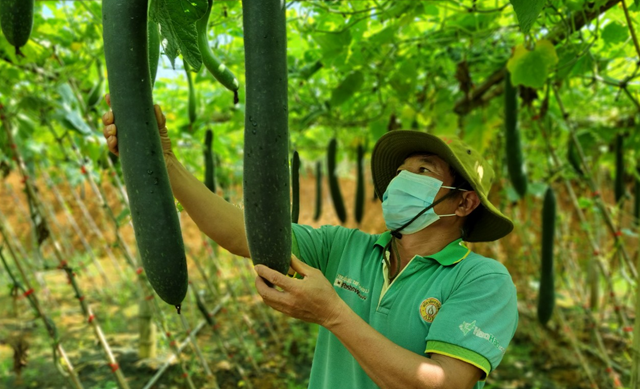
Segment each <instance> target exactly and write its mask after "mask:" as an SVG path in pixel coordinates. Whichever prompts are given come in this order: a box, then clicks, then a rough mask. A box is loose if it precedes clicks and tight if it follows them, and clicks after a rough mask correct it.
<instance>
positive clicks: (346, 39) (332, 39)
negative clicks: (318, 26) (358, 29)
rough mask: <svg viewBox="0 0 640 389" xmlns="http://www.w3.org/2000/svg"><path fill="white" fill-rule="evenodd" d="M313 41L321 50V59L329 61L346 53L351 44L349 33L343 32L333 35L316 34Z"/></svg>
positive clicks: (347, 31)
mask: <svg viewBox="0 0 640 389" xmlns="http://www.w3.org/2000/svg"><path fill="white" fill-rule="evenodd" d="M313 39H314V40H315V41H316V42H317V43H318V45H320V48H321V49H322V58H323V59H324V60H325V61H329V60H332V59H334V58H336V57H337V56H339V55H340V54H343V53H344V52H346V50H347V48H348V47H349V45H350V44H351V32H349V30H345V31H343V32H340V33H335V34H334V33H332V34H324V33H323V34H317V35H315V36H313Z"/></svg>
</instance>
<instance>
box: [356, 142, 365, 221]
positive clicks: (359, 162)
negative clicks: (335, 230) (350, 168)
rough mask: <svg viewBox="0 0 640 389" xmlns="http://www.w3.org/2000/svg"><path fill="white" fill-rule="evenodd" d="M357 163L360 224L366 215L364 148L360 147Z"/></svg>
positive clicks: (357, 211) (358, 219) (357, 212)
mask: <svg viewBox="0 0 640 389" xmlns="http://www.w3.org/2000/svg"><path fill="white" fill-rule="evenodd" d="M357 158H358V159H357V161H356V167H357V171H356V174H357V175H356V204H355V211H354V213H355V217H356V222H357V223H358V224H360V222H361V221H362V216H363V215H364V168H363V166H362V159H363V158H364V147H363V146H362V145H361V144H359V145H358V154H357Z"/></svg>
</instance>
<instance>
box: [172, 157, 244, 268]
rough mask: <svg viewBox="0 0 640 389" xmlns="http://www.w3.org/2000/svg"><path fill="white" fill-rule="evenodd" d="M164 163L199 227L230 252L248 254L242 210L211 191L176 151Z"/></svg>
mask: <svg viewBox="0 0 640 389" xmlns="http://www.w3.org/2000/svg"><path fill="white" fill-rule="evenodd" d="M165 163H166V165H167V172H168V173H169V181H170V182H171V189H172V190H173V195H174V196H175V197H176V199H178V201H179V202H180V204H182V206H183V207H184V209H185V211H187V213H188V214H189V216H191V219H193V221H194V222H195V223H196V225H197V226H198V228H199V229H200V231H202V232H204V233H205V234H206V235H207V236H208V237H210V238H211V239H213V240H214V241H215V242H216V243H218V244H219V245H220V246H222V247H224V248H225V249H226V250H228V251H229V252H231V253H233V254H235V255H238V256H242V257H246V258H249V257H250V254H249V245H248V243H247V235H246V232H245V228H244V213H243V212H242V210H241V209H240V208H238V207H236V206H235V205H233V204H230V203H229V202H227V201H226V200H225V199H223V198H222V197H220V196H218V195H217V194H215V193H213V192H211V191H210V190H209V188H207V187H206V186H205V185H204V184H203V183H202V182H201V181H200V180H198V179H197V178H196V177H194V176H193V174H191V173H190V172H189V171H187V169H185V167H184V166H182V164H181V163H180V162H179V161H178V160H177V159H176V157H175V156H174V155H173V154H171V156H165Z"/></svg>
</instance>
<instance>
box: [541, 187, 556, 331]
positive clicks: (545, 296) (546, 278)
mask: <svg viewBox="0 0 640 389" xmlns="http://www.w3.org/2000/svg"><path fill="white" fill-rule="evenodd" d="M555 226H556V196H555V194H554V193H553V189H552V188H551V186H549V187H548V188H547V191H546V192H545V195H544V203H543V205H542V253H541V254H542V255H541V267H540V290H539V294H538V320H539V321H540V323H542V324H543V325H544V324H547V322H548V321H549V319H551V315H552V314H553V308H554V306H555V286H554V278H555V277H554V269H553V240H554V236H555Z"/></svg>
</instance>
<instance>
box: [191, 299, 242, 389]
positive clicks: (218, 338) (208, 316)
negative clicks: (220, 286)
mask: <svg viewBox="0 0 640 389" xmlns="http://www.w3.org/2000/svg"><path fill="white" fill-rule="evenodd" d="M191 292H192V294H193V296H194V297H195V299H196V304H197V306H198V311H200V313H201V314H202V316H203V318H204V320H205V321H206V322H207V323H208V324H209V325H210V326H211V329H212V331H213V338H214V340H215V342H216V344H217V346H218V348H219V349H220V351H222V353H223V354H224V357H226V358H227V360H228V361H230V362H232V361H233V356H232V355H231V353H230V351H229V347H227V345H226V344H225V342H223V340H222V335H221V334H220V331H219V330H220V324H219V323H217V322H216V319H215V317H214V316H215V315H214V314H212V312H213V311H209V309H208V308H207V305H206V303H205V302H204V300H203V299H202V296H200V295H199V294H198V292H196V291H195V290H194V289H193V288H191ZM233 365H234V366H235V368H236V370H237V371H238V374H240V377H242V379H243V380H244V382H245V386H247V388H248V389H252V385H251V381H250V380H249V377H248V376H247V374H246V372H245V371H244V369H243V368H242V365H240V364H238V363H234V364H233Z"/></svg>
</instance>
